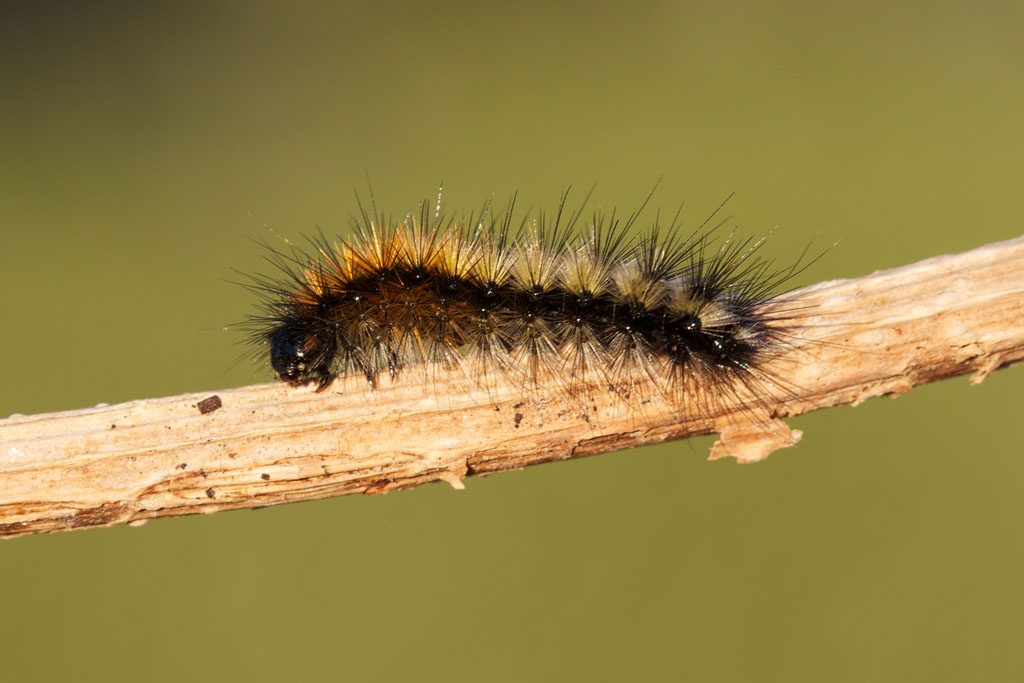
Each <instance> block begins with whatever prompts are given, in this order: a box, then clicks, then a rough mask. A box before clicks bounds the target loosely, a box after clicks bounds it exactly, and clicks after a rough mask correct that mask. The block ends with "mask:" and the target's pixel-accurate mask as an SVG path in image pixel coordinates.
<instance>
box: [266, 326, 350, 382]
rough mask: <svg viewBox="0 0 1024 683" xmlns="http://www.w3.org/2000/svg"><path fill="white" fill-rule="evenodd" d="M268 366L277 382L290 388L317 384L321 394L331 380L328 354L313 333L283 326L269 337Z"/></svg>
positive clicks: (329, 353) (329, 355) (329, 354)
mask: <svg viewBox="0 0 1024 683" xmlns="http://www.w3.org/2000/svg"><path fill="white" fill-rule="evenodd" d="M270 363H271V365H272V366H273V367H274V372H275V373H276V374H277V377H278V379H280V380H283V381H285V382H288V384H291V385H292V386H299V385H302V384H308V383H309V382H313V381H319V383H320V386H319V387H317V391H323V390H324V389H326V388H327V386H328V385H329V384H330V383H331V381H332V380H333V379H334V375H333V374H332V373H331V371H330V363H331V352H330V350H329V349H327V348H325V346H324V344H322V343H321V341H320V340H319V339H318V338H317V336H316V335H314V334H309V333H308V332H306V331H305V330H302V329H298V328H296V327H294V326H290V325H282V326H280V327H278V328H277V329H276V330H274V331H273V332H272V333H271V334H270Z"/></svg>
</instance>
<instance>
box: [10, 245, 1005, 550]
mask: <svg viewBox="0 0 1024 683" xmlns="http://www.w3.org/2000/svg"><path fill="white" fill-rule="evenodd" d="M794 302H797V303H796V304H794ZM778 305H782V306H787V305H788V306H792V305H799V306H800V307H801V308H802V309H803V310H805V311H807V315H806V317H805V318H803V319H802V320H801V321H800V324H799V326H798V327H797V328H796V329H794V330H793V332H794V335H795V336H796V337H798V338H799V339H800V341H799V342H797V343H795V344H794V348H793V349H792V350H791V351H789V352H787V353H786V354H783V355H782V356H780V357H779V358H777V359H774V360H773V361H772V363H771V371H772V372H773V373H774V374H775V375H777V376H778V377H779V378H780V384H782V385H784V386H786V387H789V388H790V390H789V392H778V393H779V394H780V395H779V396H776V397H775V398H772V399H769V400H766V399H764V398H763V397H762V399H761V400H760V401H755V402H751V401H749V400H747V399H746V398H744V397H742V396H738V397H737V398H736V400H717V401H713V402H709V405H714V406H715V411H714V413H713V414H707V415H702V416H697V415H683V416H680V415H678V414H677V411H674V410H673V409H672V408H671V406H669V405H668V404H666V403H664V402H661V401H657V400H654V401H650V402H647V403H644V404H643V405H640V406H637V405H632V406H629V405H626V403H625V402H624V401H623V399H622V398H621V397H619V396H618V395H616V394H615V393H613V392H610V391H600V390H595V391H593V392H591V393H590V394H589V395H588V396H586V397H585V400H584V399H581V398H580V397H566V396H564V395H559V393H558V392H557V391H554V390H553V387H555V386H557V380H556V379H552V380H545V381H550V382H552V384H551V387H550V388H552V391H550V392H546V391H544V389H545V387H543V386H542V387H541V388H540V390H539V391H538V392H536V393H534V392H531V393H530V394H529V395H524V394H523V393H522V391H521V390H520V389H516V388H514V387H509V386H503V385H500V384H494V383H492V384H490V385H488V386H485V387H480V386H477V385H476V384H473V383H469V382H467V381H466V380H465V379H464V378H462V377H460V376H458V375H455V374H452V373H437V374H436V376H434V377H432V378H431V380H430V381H429V382H426V383H424V382H416V381H403V382H400V383H395V384H393V385H387V384H385V386H383V387H381V388H378V389H377V390H374V391H370V390H368V389H367V388H366V386H365V383H363V382H361V381H358V380H346V381H341V382H339V383H336V384H335V385H332V387H331V389H330V390H329V391H327V392H324V393H320V394H317V393H314V392H313V390H312V389H308V388H300V389H292V388H289V387H287V386H285V385H282V384H267V385H259V386H252V387H245V388H241V389H228V390H223V391H215V392H204V393H201V394H186V395H182V396H173V397H169V398H159V399H143V400H138V401H131V402H128V403H123V404H119V405H111V406H97V407H95V408H87V409H84V410H73V411H67V412H62V413H50V414H43V415H31V416H14V417H11V418H8V419H6V420H0V536H8V537H9V536H18V535H23V534H31V533H39V532H51V531H61V530H68V529H76V528H82V527H95V526H109V525H113V524H120V523H126V522H127V523H142V522H144V521H145V520H148V519H152V518H156V517H168V516H174V515H184V514H193V513H210V512H217V511H219V510H228V509H233V508H243V507H258V506H266V505H275V504H279V503H290V502H296V501H302V500H311V499H316V498H324V497H327V496H337V495H344V494H349V493H365V494H378V493H385V492H387V491H393V490H396V489H404V488H411V487H414V486H419V485H420V484H425V483H427V482H431V481H447V482H449V483H450V484H452V485H453V486H455V487H456V488H461V487H462V479H463V478H465V477H467V476H469V475H472V474H490V473H493V472H500V471H503V470H511V469H519V468H523V467H526V466H528V465H535V464H539V463H543V462H549V461H552V460H564V459H568V458H577V457H582V456H585V455H592V454H595V453H603V452H606V451H612V450H618V449H624V448H631V447H634V446H638V445H642V444H650V443H657V442H660V441H666V440H669V439H679V438H683V437H687V436H692V435H695V434H706V433H710V432H719V433H720V434H721V438H720V439H719V441H718V442H717V443H716V444H715V446H714V447H713V449H712V454H711V457H712V458H717V457H724V456H732V457H736V458H737V459H739V460H741V461H744V462H752V461H756V460H760V459H762V458H764V457H766V456H767V455H768V454H769V453H770V452H771V451H773V450H775V449H776V448H780V447H783V446H787V445H792V444H793V443H795V442H796V441H797V440H798V439H799V438H800V434H799V433H798V432H792V431H790V430H789V428H788V427H787V426H786V425H785V423H784V422H782V420H781V419H780V418H783V417H787V416H791V415H798V414H801V413H805V412H808V411H811V410H817V409H819V408H825V407H829V406H835V405H840V404H856V403H859V402H861V401H864V400H866V399H868V398H870V397H873V396H880V395H893V394H899V393H902V392H905V391H908V390H909V389H911V388H913V387H914V386H916V385H918V384H922V383H924V382H931V381H934V380H938V379H942V378H944V377H950V376H953V375H959V374H964V373H974V377H973V379H974V381H976V382H977V381H981V380H982V379H984V378H985V377H986V376H988V374H989V373H991V372H992V371H993V370H995V369H997V368H1000V367H1004V366H1007V365H1011V364H1014V363H1016V362H1019V361H1020V360H1021V359H1022V358H1024V238H1018V239H1015V240H1010V241H1008V242H1003V243H999V244H992V245H988V246H985V247H981V248H978V249H975V250H973V251H969V252H966V253H963V254H956V255H950V256H941V257H936V258H932V259H929V260H926V261H922V262H920V263H916V264H913V265H910V266H905V267H902V268H897V269H893V270H889V271H884V272H879V273H874V274H872V275H868V276H865V277H862V278H857V279H853V280H838V281H832V282H823V283H820V284H817V285H814V286H812V287H808V288H806V289H803V290H800V291H798V292H794V293H793V294H791V295H789V296H788V297H787V298H786V299H785V300H783V301H782V302H781V303H780V304H778ZM214 396H216V397H217V398H218V399H219V401H220V405H219V407H218V406H217V405H216V404H217V401H216V400H212V397H214Z"/></svg>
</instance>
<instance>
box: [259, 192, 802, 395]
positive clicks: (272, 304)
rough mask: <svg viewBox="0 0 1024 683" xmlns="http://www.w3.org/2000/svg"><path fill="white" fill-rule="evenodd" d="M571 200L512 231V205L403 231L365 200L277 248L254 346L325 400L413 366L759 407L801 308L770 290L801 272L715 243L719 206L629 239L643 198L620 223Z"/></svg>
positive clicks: (426, 205) (413, 222)
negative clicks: (348, 381)
mask: <svg viewBox="0 0 1024 683" xmlns="http://www.w3.org/2000/svg"><path fill="white" fill-rule="evenodd" d="M567 196H568V193H563V195H562V197H561V200H560V202H559V204H558V207H557V210H556V211H555V212H554V213H553V214H550V215H549V214H546V213H544V212H539V213H537V214H536V215H533V216H526V217H524V218H523V219H522V220H521V221H520V222H519V224H518V225H514V223H513V214H514V205H515V197H513V199H512V200H511V201H510V203H509V206H508V208H507V210H505V211H504V212H499V213H495V212H494V211H492V210H491V207H490V205H489V204H485V206H484V209H483V210H482V211H481V212H480V214H479V216H478V217H476V218H474V217H473V216H472V215H470V216H469V217H468V218H466V217H463V218H462V219H456V218H448V217H446V216H445V215H444V213H443V212H442V210H441V200H440V196H439V197H438V201H437V204H436V205H435V206H431V203H430V202H428V201H424V202H422V204H421V205H420V208H419V211H418V212H415V213H410V214H407V215H406V216H404V217H403V218H401V219H400V220H397V221H394V220H390V219H388V218H387V217H386V216H385V215H384V214H378V213H377V211H376V207H375V205H374V207H373V212H372V213H370V212H367V210H366V209H365V207H364V206H363V204H362V202H359V203H358V205H359V214H358V215H357V216H356V217H355V218H353V227H354V232H353V236H352V237H351V238H349V239H345V240H331V239H329V238H328V237H326V236H325V235H324V234H323V233H322V232H320V233H319V234H317V235H315V236H312V237H309V238H308V242H309V245H310V247H311V249H310V248H307V249H302V248H298V247H295V246H292V247H291V248H290V250H287V251H285V250H278V249H274V248H271V247H268V249H269V250H270V253H269V255H268V260H269V261H270V262H271V263H272V264H273V265H274V266H275V268H276V270H277V271H278V272H277V273H276V275H274V276H266V275H254V276H251V282H250V285H249V286H250V287H251V288H252V289H254V290H256V291H257V292H258V294H259V295H260V298H261V302H260V305H261V310H260V312H259V313H258V314H256V315H254V316H252V317H251V318H250V319H249V321H248V325H249V327H250V329H251V336H250V342H252V343H253V344H254V345H255V346H256V347H257V348H258V349H259V353H260V354H261V355H262V354H266V353H267V350H269V360H270V365H271V367H272V368H273V370H274V372H275V374H276V376H277V378H278V379H280V380H283V381H284V382H287V383H288V384H290V385H293V386H300V385H305V384H316V387H317V391H323V390H325V389H326V388H327V387H329V386H330V385H331V383H332V382H333V381H334V380H335V379H336V378H338V377H340V376H348V375H353V374H358V375H361V376H363V377H365V379H366V381H367V383H368V384H369V385H370V387H376V386H377V385H378V382H379V380H380V379H381V377H382V376H383V375H385V374H386V375H387V376H390V378H391V379H393V380H397V379H399V378H400V376H402V375H403V373H405V372H406V371H408V370H409V369H410V368H417V367H418V368H428V369H429V368H444V369H452V368H456V369H460V370H462V371H463V372H464V373H465V374H466V375H467V376H469V377H471V378H478V379H480V378H489V377H491V376H492V375H497V376H499V377H500V378H501V379H502V380H503V381H508V382H512V383H514V384H515V385H518V386H521V387H525V388H529V387H531V386H535V385H537V384H538V382H539V379H540V378H541V377H542V376H545V375H546V376H553V377H556V378H558V381H559V384H560V386H561V387H562V388H564V390H565V391H566V392H567V393H569V394H574V393H577V392H578V391H579V390H580V389H581V388H583V387H593V386H599V387H606V388H609V389H612V390H616V391H622V393H623V394H624V395H631V396H634V397H637V396H639V397H640V398H647V397H649V395H651V394H658V395H660V396H663V397H667V398H668V399H669V400H671V401H673V402H676V403H679V404H683V403H685V402H686V399H687V398H688V397H690V396H692V395H693V393H694V392H693V388H694V387H700V388H703V389H704V390H706V391H705V393H709V394H711V395H712V396H714V395H723V394H736V393H739V392H743V391H746V392H750V393H753V395H754V396H755V397H756V396H757V395H759V394H760V393H761V392H763V391H764V390H766V389H768V390H772V389H777V388H780V387H781V386H782V384H781V383H780V381H779V380H778V378H777V377H774V376H773V375H772V374H771V373H770V372H768V371H767V370H766V369H765V361H766V360H768V359H770V358H772V357H774V356H776V355H777V354H778V353H779V352H780V351H781V350H782V349H784V348H785V347H786V346H787V345H788V343H789V338H790V332H789V330H788V325H789V324H790V323H791V322H792V320H793V318H794V313H793V310H792V309H787V308H786V307H779V306H772V304H773V303H774V302H775V299H774V294H773V293H774V292H775V291H776V290H777V289H778V288H779V287H780V285H782V284H783V283H784V282H786V281H787V280H789V279H790V278H791V277H793V275H794V274H795V273H796V272H798V271H797V269H798V263H799V261H798V262H797V264H794V265H793V266H791V267H789V268H784V269H779V270H776V269H775V268H774V267H773V266H772V263H771V261H769V260H766V259H762V258H760V257H759V256H757V255H756V252H757V250H758V249H759V247H760V246H761V245H762V244H763V242H764V238H761V239H759V240H753V239H747V240H737V239H736V237H735V235H734V234H729V235H727V236H726V237H725V238H724V239H722V240H720V242H721V243H720V244H719V243H718V242H719V240H716V239H715V238H714V235H715V233H716V231H717V230H718V229H720V228H721V225H722V223H719V224H718V225H715V226H712V227H710V228H709V227H708V225H709V223H710V222H711V221H712V220H713V219H714V217H715V216H716V215H717V214H718V212H719V210H720V209H721V208H722V207H721V206H720V207H719V208H718V209H716V211H715V212H714V213H712V214H711V216H709V217H708V219H707V220H705V221H704V222H703V223H702V224H701V225H700V226H699V227H698V228H697V229H696V230H694V231H693V232H692V233H691V234H688V235H687V234H686V233H685V232H684V231H682V230H681V228H680V224H679V213H678V212H677V214H676V216H675V218H673V220H672V221H671V224H670V225H668V226H667V228H664V227H662V226H661V224H660V222H661V221H660V215H659V216H658V217H656V218H655V220H654V221H653V223H652V225H650V227H648V228H647V229H646V230H645V231H643V232H641V233H640V234H639V235H638V236H636V235H634V234H633V232H634V230H633V228H634V226H635V224H636V223H637V221H638V219H639V217H640V215H641V212H642V211H643V208H644V206H645V205H646V204H647V201H646V200H645V202H644V203H643V204H642V205H641V208H640V210H638V211H636V212H634V213H632V214H630V215H629V216H628V217H626V218H625V219H620V218H619V217H617V216H616V213H615V212H614V211H612V212H611V214H609V215H605V214H603V213H601V212H599V211H596V212H594V213H593V214H592V216H591V217H590V218H589V219H588V220H585V221H584V220H583V207H585V205H586V201H584V203H583V205H582V206H581V208H580V209H578V210H576V211H569V210H567V208H566V204H567ZM649 199H650V197H648V200H649ZM723 205H724V202H723ZM723 222H724V221H723ZM264 246H267V245H266V244H265V243H264ZM263 357H266V356H263ZM641 388H642V390H641ZM638 390H639V393H637V392H638ZM680 407H681V408H683V407H684V406H682V405H681V406H680ZM687 408H689V409H692V406H689V407H687Z"/></svg>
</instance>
